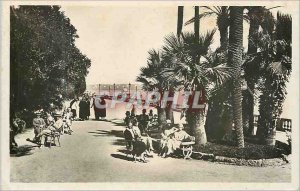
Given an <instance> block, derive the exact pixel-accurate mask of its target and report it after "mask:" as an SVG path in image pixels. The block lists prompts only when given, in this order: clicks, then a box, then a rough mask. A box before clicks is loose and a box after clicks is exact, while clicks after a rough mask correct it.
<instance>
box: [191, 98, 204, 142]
mask: <svg viewBox="0 0 300 191" xmlns="http://www.w3.org/2000/svg"><path fill="white" fill-rule="evenodd" d="M194 96H195V95H193V96H192V99H191V100H193V99H194ZM186 119H187V122H188V126H189V128H190V132H189V133H190V134H192V135H194V136H195V138H196V144H197V145H205V144H206V143H207V137H206V131H205V123H206V116H205V115H204V110H202V109H195V108H192V102H191V103H190V105H189V108H188V110H187V116H186Z"/></svg>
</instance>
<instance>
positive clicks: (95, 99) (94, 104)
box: [91, 94, 100, 120]
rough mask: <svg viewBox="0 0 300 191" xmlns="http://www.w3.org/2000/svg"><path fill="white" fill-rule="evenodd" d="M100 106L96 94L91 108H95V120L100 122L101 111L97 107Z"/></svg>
mask: <svg viewBox="0 0 300 191" xmlns="http://www.w3.org/2000/svg"><path fill="white" fill-rule="evenodd" d="M99 104H100V100H99V98H98V97H97V96H96V95H95V94H94V95H93V104H92V105H91V108H92V107H93V108H94V113H95V119H96V120H99V118H100V109H99V108H98V106H97V105H99Z"/></svg>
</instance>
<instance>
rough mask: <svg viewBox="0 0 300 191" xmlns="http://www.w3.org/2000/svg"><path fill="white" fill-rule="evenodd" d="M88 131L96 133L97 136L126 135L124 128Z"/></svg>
mask: <svg viewBox="0 0 300 191" xmlns="http://www.w3.org/2000/svg"><path fill="white" fill-rule="evenodd" d="M88 133H90V134H94V136H95V137H99V136H115V137H122V138H123V137H124V136H123V131H122V130H111V131H107V130H96V131H89V132H88Z"/></svg>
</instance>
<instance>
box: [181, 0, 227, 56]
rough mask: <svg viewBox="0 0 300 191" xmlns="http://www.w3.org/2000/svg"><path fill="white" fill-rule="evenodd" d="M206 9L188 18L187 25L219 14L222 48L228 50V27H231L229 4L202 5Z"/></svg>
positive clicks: (218, 22)
mask: <svg viewBox="0 0 300 191" xmlns="http://www.w3.org/2000/svg"><path fill="white" fill-rule="evenodd" d="M201 7H203V8H204V9H205V11H204V12H203V13H201V14H198V15H195V16H194V17H193V18H192V19H190V20H188V21H187V22H186V23H185V25H188V24H191V23H194V22H196V21H197V20H200V19H202V18H204V17H208V16H217V26H218V30H219V32H220V44H221V50H226V48H227V47H228V27H229V7H227V6H213V7H208V6H201Z"/></svg>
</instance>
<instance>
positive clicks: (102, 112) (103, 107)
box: [99, 96, 106, 120]
mask: <svg viewBox="0 0 300 191" xmlns="http://www.w3.org/2000/svg"><path fill="white" fill-rule="evenodd" d="M100 105H101V108H100V109H99V116H100V117H101V120H105V117H106V101H105V99H104V97H103V96H102V97H101V98H100Z"/></svg>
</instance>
